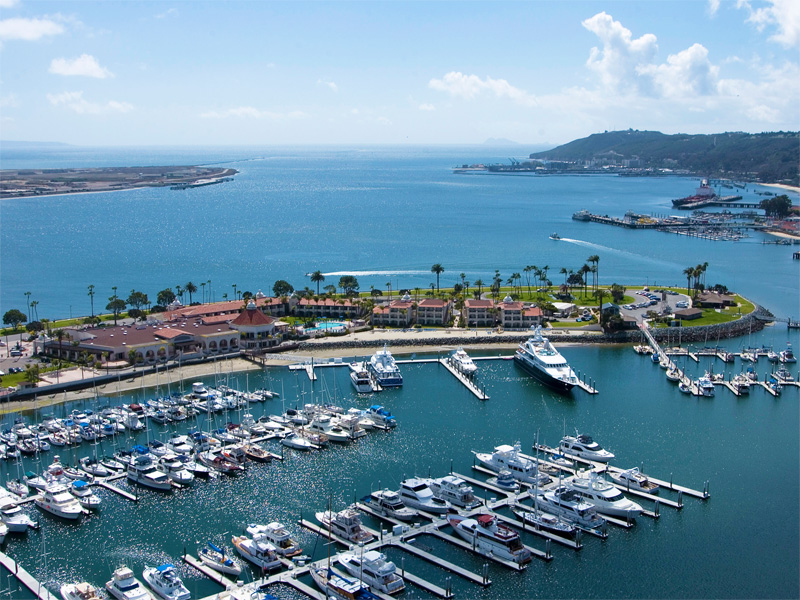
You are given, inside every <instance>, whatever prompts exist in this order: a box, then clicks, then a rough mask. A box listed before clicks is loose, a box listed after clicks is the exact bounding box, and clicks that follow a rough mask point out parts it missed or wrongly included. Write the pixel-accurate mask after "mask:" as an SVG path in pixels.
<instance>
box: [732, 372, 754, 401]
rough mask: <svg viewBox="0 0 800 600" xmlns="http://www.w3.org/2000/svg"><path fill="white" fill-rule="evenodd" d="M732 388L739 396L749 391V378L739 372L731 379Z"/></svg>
mask: <svg viewBox="0 0 800 600" xmlns="http://www.w3.org/2000/svg"><path fill="white" fill-rule="evenodd" d="M731 385H732V386H733V389H734V390H736V392H737V393H738V394H739V395H740V396H741V395H742V394H749V393H750V378H749V377H748V376H747V374H745V373H739V374H738V375H736V376H735V377H734V378H733V379H732V380H731Z"/></svg>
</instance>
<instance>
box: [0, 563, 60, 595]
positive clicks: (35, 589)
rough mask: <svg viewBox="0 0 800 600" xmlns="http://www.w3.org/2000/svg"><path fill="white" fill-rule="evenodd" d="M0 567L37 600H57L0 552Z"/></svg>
mask: <svg viewBox="0 0 800 600" xmlns="http://www.w3.org/2000/svg"><path fill="white" fill-rule="evenodd" d="M0 565H3V566H4V567H5V568H6V569H8V571H9V572H10V573H11V575H13V576H15V577H16V578H17V580H18V581H19V582H20V583H21V584H22V585H24V586H25V587H26V588H28V589H29V590H30V591H31V593H32V594H33V595H34V596H36V597H37V598H39V600H58V598H57V597H56V596H54V595H53V594H51V593H50V592H49V591H48V589H47V588H46V587H44V586H43V585H42V584H41V583H40V582H38V581H37V580H36V579H34V578H33V576H32V575H31V574H30V573H28V572H27V571H26V570H25V569H23V568H22V567H21V566H20V565H19V563H18V562H17V561H15V560H14V559H13V558H11V557H10V556H8V555H7V554H5V553H4V552H0Z"/></svg>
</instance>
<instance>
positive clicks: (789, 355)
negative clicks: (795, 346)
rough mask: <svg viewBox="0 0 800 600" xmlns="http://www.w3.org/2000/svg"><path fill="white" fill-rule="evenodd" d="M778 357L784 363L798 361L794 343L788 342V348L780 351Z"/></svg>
mask: <svg viewBox="0 0 800 600" xmlns="http://www.w3.org/2000/svg"><path fill="white" fill-rule="evenodd" d="M778 358H779V359H780V361H781V362H782V363H796V362H797V358H796V357H795V355H794V352H792V345H791V344H790V343H788V342H787V343H786V350H783V351H781V352H779V353H778Z"/></svg>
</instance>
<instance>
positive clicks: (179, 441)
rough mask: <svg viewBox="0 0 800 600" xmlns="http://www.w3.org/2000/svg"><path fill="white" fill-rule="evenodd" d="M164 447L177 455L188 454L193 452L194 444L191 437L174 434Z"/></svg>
mask: <svg viewBox="0 0 800 600" xmlns="http://www.w3.org/2000/svg"><path fill="white" fill-rule="evenodd" d="M164 445H165V446H166V447H167V450H168V451H170V452H174V453H175V454H188V453H189V452H191V451H192V444H191V443H190V442H189V436H187V435H181V434H179V433H174V434H173V435H172V436H171V437H170V438H169V439H168V440H167V441H166V442H164Z"/></svg>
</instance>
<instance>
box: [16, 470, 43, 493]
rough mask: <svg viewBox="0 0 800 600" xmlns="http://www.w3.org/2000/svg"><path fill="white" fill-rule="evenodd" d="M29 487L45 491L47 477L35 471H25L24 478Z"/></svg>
mask: <svg viewBox="0 0 800 600" xmlns="http://www.w3.org/2000/svg"><path fill="white" fill-rule="evenodd" d="M22 480H23V481H24V482H25V485H26V486H27V487H28V488H33V489H34V490H38V491H43V490H44V489H45V488H46V487H47V483H48V481H47V477H44V476H42V475H38V474H37V473H34V472H33V471H25V476H24V477H23V479H22Z"/></svg>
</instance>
